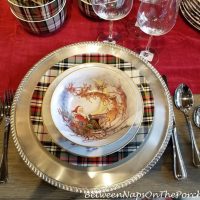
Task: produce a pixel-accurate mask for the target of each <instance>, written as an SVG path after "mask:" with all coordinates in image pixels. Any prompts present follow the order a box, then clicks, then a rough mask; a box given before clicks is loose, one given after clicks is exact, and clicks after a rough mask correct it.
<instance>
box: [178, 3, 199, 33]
mask: <svg viewBox="0 0 200 200" xmlns="http://www.w3.org/2000/svg"><path fill="white" fill-rule="evenodd" d="M180 9H181V12H182V14H183V16H184V17H185V19H186V20H187V21H188V22H189V23H190V24H191V25H192V26H193V27H194V28H196V29H197V30H200V1H199V0H182V2H181V6H180Z"/></svg>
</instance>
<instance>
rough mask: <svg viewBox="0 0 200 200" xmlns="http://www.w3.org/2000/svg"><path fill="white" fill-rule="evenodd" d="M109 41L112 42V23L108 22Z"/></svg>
mask: <svg viewBox="0 0 200 200" xmlns="http://www.w3.org/2000/svg"><path fill="white" fill-rule="evenodd" d="M108 39H109V40H113V21H112V20H110V22H109V36H108Z"/></svg>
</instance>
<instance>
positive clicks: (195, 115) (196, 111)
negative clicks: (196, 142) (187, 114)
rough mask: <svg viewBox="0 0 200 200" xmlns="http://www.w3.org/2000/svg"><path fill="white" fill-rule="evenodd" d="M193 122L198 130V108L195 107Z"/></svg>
mask: <svg viewBox="0 0 200 200" xmlns="http://www.w3.org/2000/svg"><path fill="white" fill-rule="evenodd" d="M193 120H194V123H195V125H196V126H197V127H198V128H200V106H198V107H196V108H195V110H194V113H193Z"/></svg>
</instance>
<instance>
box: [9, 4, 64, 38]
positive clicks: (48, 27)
mask: <svg viewBox="0 0 200 200" xmlns="http://www.w3.org/2000/svg"><path fill="white" fill-rule="evenodd" d="M11 12H12V13H13V15H14V16H15V17H16V18H17V19H18V20H19V22H20V23H21V25H22V26H23V28H24V29H26V30H27V31H28V32H31V33H34V34H47V33H52V32H54V31H56V30H57V29H59V28H60V27H61V26H62V25H63V23H64V21H65V18H66V15H67V4H66V3H65V4H64V5H63V8H62V9H61V10H60V12H59V13H57V14H56V15H55V16H53V17H51V18H49V19H47V20H43V21H38V22H34V21H24V20H22V19H20V18H18V17H17V15H16V13H15V12H14V11H13V10H12V9H11Z"/></svg>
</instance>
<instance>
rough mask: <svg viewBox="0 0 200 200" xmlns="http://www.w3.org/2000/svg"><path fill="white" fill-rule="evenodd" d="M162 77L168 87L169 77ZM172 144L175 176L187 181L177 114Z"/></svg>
mask: <svg viewBox="0 0 200 200" xmlns="http://www.w3.org/2000/svg"><path fill="white" fill-rule="evenodd" d="M162 77H163V79H164V81H165V83H166V85H167V86H168V83H167V77H166V76H164V75H163V76H162ZM172 144H173V159H174V176H175V178H176V179H177V180H183V179H186V178H187V171H186V168H185V163H184V161H183V157H182V154H181V150H180V146H179V142H178V136H177V129H176V121H175V114H173V131H172Z"/></svg>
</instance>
